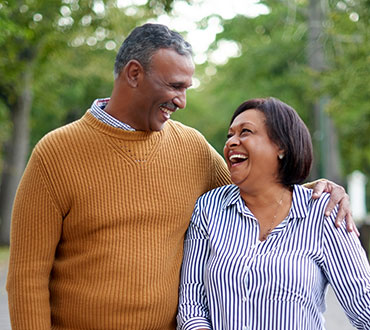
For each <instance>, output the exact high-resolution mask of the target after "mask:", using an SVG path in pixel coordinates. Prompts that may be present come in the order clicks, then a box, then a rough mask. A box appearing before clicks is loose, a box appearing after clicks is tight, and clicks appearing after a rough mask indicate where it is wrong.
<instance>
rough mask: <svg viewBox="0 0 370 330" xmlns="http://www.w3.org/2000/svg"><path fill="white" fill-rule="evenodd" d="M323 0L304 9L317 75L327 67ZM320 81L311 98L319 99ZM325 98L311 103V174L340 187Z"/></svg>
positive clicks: (335, 144) (310, 54)
mask: <svg viewBox="0 0 370 330" xmlns="http://www.w3.org/2000/svg"><path fill="white" fill-rule="evenodd" d="M327 5H328V4H327V2H326V1H323V0H310V3H309V9H308V45H307V58H308V63H309V66H310V68H311V69H312V71H313V72H314V73H317V76H318V77H319V74H320V73H321V72H323V71H325V69H326V68H327V67H328V64H327V61H326V59H325V51H324V40H325V33H324V31H323V26H324V21H325V9H326V8H325V6H327ZM319 79H320V78H316V81H314V86H313V87H314V90H315V94H318V95H320V94H321V93H320V88H321V84H320V82H319ZM327 101H328V100H327V97H325V96H320V97H319V98H317V99H314V100H313V104H312V110H313V116H314V126H315V127H314V133H313V140H314V141H313V142H314V147H315V169H314V171H313V172H315V174H316V175H317V176H319V177H325V178H327V179H330V180H333V181H335V182H337V183H342V178H341V175H340V166H339V165H340V158H339V151H338V141H337V134H336V131H335V127H334V125H333V123H332V120H331V119H330V118H329V117H328V115H327V114H326V113H325V110H324V109H325V105H326V104H327Z"/></svg>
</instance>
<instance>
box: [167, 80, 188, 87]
mask: <svg viewBox="0 0 370 330" xmlns="http://www.w3.org/2000/svg"><path fill="white" fill-rule="evenodd" d="M170 84H171V85H172V86H174V87H185V88H189V87H191V86H193V83H190V84H189V85H188V84H187V83H186V82H183V81H178V82H172V83H170Z"/></svg>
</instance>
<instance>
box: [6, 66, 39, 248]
mask: <svg viewBox="0 0 370 330" xmlns="http://www.w3.org/2000/svg"><path fill="white" fill-rule="evenodd" d="M20 78H21V80H22V84H21V85H22V86H23V88H22V89H21V93H20V95H19V97H18V98H17V101H16V102H15V103H14V106H13V107H12V109H11V121H12V125H13V127H12V134H11V137H10V139H9V141H7V143H6V144H5V155H4V163H3V172H2V176H1V184H0V245H9V238H10V237H9V236H10V222H11V213H12V208H13V201H14V197H15V193H16V190H17V187H18V184H19V181H20V179H21V177H22V174H23V171H24V168H25V165H26V161H27V157H28V148H29V117H30V111H31V105H32V78H33V71H32V64H31V63H30V64H29V66H28V67H27V70H26V71H25V72H24V73H22V75H21V76H20ZM35 193H37V192H35Z"/></svg>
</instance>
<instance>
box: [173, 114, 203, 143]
mask: <svg viewBox="0 0 370 330" xmlns="http://www.w3.org/2000/svg"><path fill="white" fill-rule="evenodd" d="M167 128H168V131H169V132H171V133H173V134H178V135H180V136H182V137H185V138H186V137H193V138H198V139H202V140H205V138H204V136H203V134H202V133H200V132H199V131H198V130H197V129H195V128H193V127H190V126H187V125H185V124H183V123H180V122H179V121H176V120H172V119H171V120H169V121H168V127H167Z"/></svg>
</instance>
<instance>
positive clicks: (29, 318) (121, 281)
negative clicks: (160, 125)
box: [7, 111, 229, 330]
mask: <svg viewBox="0 0 370 330" xmlns="http://www.w3.org/2000/svg"><path fill="white" fill-rule="evenodd" d="M227 183H229V174H228V171H227V169H226V167H225V164H224V162H223V160H222V158H221V157H220V156H219V155H218V154H217V153H216V152H215V151H214V150H213V149H212V148H211V147H210V146H209V144H208V143H207V142H206V141H205V139H204V138H203V137H202V136H201V135H200V134H199V133H198V132H197V131H195V130H194V129H191V128H189V127H186V126H184V125H182V124H180V123H178V122H174V121H169V122H168V123H167V124H166V125H165V127H164V129H163V130H162V131H160V132H128V131H123V130H121V129H117V128H113V127H110V126H108V125H106V124H104V123H102V122H100V121H99V120H97V119H96V118H95V117H94V116H92V115H91V114H90V112H89V111H88V112H87V113H86V114H85V115H84V116H83V117H82V118H81V119H80V120H78V121H76V122H74V123H72V124H70V125H67V126H64V127H62V128H60V129H57V130H55V131H53V132H51V133H49V134H48V135H47V136H46V137H44V138H43V139H42V140H41V141H40V142H39V143H38V144H37V146H36V147H35V149H34V151H33V153H32V156H31V158H30V161H29V163H28V165H27V168H26V170H25V173H24V176H23V178H22V181H21V183H20V186H19V188H18V192H17V196H16V200H15V205H14V211H13V219H12V230H11V249H10V264H9V274H8V282H7V290H8V296H9V308H10V315H11V323H12V327H13V329H15V330H17V329H22V330H32V329H35V330H43V329H68V330H73V329H86V330H92V329H99V330H105V329H128V330H135V329H137V330H144V329H174V328H175V316H176V312H177V299H178V285H179V272H180V266H181V261H182V253H183V238H184V233H185V231H186V229H187V226H188V223H189V220H190V217H191V213H192V210H193V206H194V203H195V200H196V198H197V197H198V196H200V195H201V194H202V193H204V192H206V191H207V190H209V189H212V188H215V187H217V186H220V185H222V184H227Z"/></svg>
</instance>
